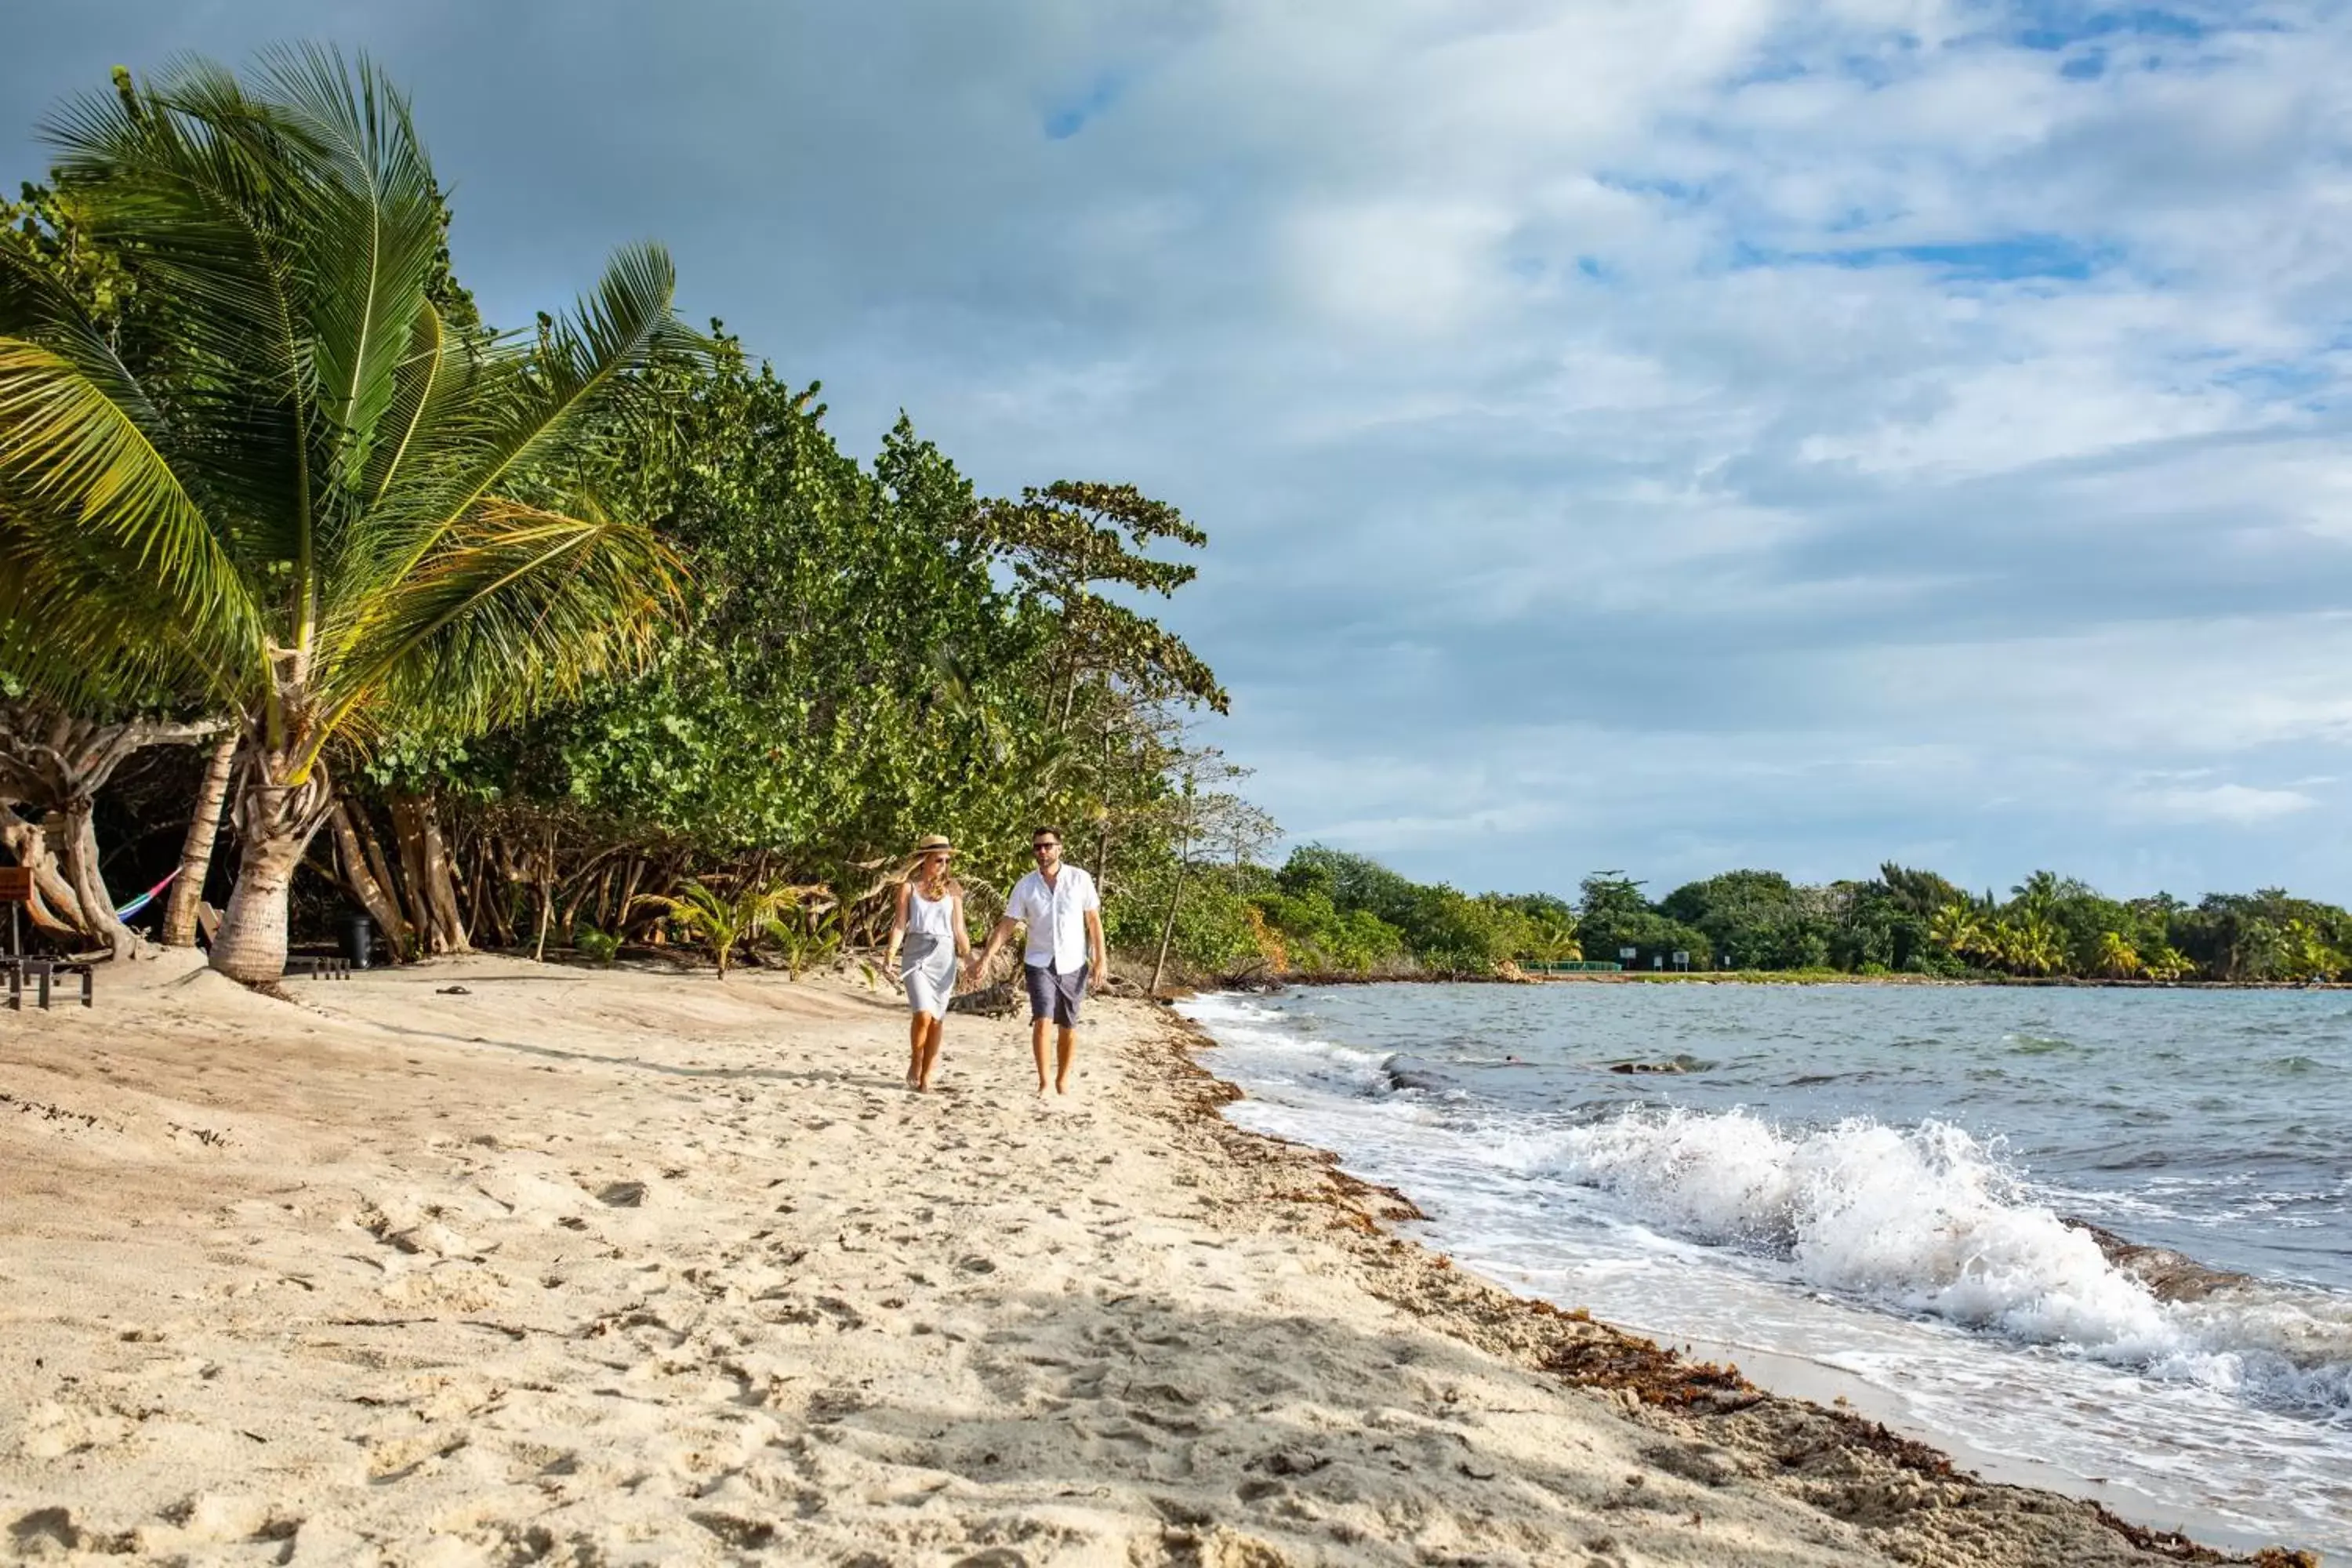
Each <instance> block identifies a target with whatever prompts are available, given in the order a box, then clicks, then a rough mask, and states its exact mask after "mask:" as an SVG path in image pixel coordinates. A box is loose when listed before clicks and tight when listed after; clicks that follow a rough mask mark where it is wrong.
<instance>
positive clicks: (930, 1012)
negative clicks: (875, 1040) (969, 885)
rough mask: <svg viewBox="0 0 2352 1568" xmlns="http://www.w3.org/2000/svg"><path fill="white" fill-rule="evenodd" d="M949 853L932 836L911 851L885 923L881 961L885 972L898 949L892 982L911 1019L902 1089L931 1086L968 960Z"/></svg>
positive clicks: (958, 885)
mask: <svg viewBox="0 0 2352 1568" xmlns="http://www.w3.org/2000/svg"><path fill="white" fill-rule="evenodd" d="M954 854H955V846H953V845H952V844H950V843H949V842H948V841H947V840H946V839H945V838H942V837H940V836H939V835H938V834H936V833H935V834H933V835H931V836H930V837H928V838H926V839H924V840H923V841H922V842H921V843H920V844H918V845H916V846H915V864H914V865H913V867H912V868H909V869H908V873H907V879H906V880H905V881H904V882H902V883H900V884H899V886H898V919H896V920H894V921H891V922H890V949H889V952H887V954H886V955H885V956H884V958H883V960H882V964H883V967H884V968H885V969H887V968H888V967H889V966H890V965H891V964H893V963H898V962H899V952H900V948H901V946H902V945H903V946H904V949H905V954H906V958H905V963H904V964H903V965H902V966H901V967H900V969H899V971H898V977H899V979H900V980H901V981H902V982H903V983H904V984H905V985H906V987H907V1008H908V1011H909V1012H910V1013H912V1014H913V1015H914V1016H913V1018H912V1019H911V1020H910V1021H909V1023H908V1030H907V1087H908V1089H929V1088H930V1087H931V1069H932V1068H936V1067H938V1066H939V1065H940V1027H941V1026H943V1025H944V1024H945V1023H946V1022H947V1016H948V1000H949V998H950V997H952V996H953V995H954V994H955V986H956V975H957V973H959V972H960V971H961V967H962V965H963V963H965V962H966V961H968V960H970V958H971V937H970V936H969V935H968V934H967V933H966V932H965V931H964V928H963V887H962V884H961V883H959V882H958V881H957V880H956V879H954V878H952V877H950V876H949V875H948V861H949V859H950V858H952V857H953V856H954Z"/></svg>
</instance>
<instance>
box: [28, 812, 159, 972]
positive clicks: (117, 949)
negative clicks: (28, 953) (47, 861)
mask: <svg viewBox="0 0 2352 1568" xmlns="http://www.w3.org/2000/svg"><path fill="white" fill-rule="evenodd" d="M95 805H97V803H96V802H95V801H93V800H91V799H90V798H89V796H87V795H84V796H81V797H80V798H79V799H76V800H69V801H68V802H66V805H65V809H64V810H63V811H60V812H58V814H57V816H53V817H51V818H50V819H49V821H48V822H47V824H45V825H44V826H47V828H49V829H50V830H51V832H52V835H53V837H55V839H56V841H57V844H58V868H59V869H61V870H62V871H64V872H65V876H66V880H67V881H68V882H70V883H71V884H72V885H73V890H74V897H75V898H76V899H78V900H80V902H81V918H82V929H83V930H84V931H88V932H89V934H90V935H91V936H93V937H96V938H97V939H98V940H99V941H100V942H104V943H106V945H107V948H108V951H109V952H110V956H112V957H113V959H114V960H115V962H117V963H129V962H130V961H131V960H132V959H134V958H136V957H138V956H139V933H138V932H137V931H132V930H131V928H130V927H129V926H127V925H124V924H123V923H122V922H121V921H119V920H117V919H115V918H114V895H112V894H111V893H109V892H108V891H107V890H106V879H105V878H104V877H102V876H100V874H99V869H98V829H97V828H96V827H94V826H91V824H90V812H91V809H92V807H94V806H95Z"/></svg>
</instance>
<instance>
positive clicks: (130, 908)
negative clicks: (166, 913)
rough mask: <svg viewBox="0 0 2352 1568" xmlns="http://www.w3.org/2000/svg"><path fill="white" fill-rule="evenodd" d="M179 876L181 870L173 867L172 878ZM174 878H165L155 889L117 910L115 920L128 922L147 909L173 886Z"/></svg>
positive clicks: (147, 891)
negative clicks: (161, 893)
mask: <svg viewBox="0 0 2352 1568" xmlns="http://www.w3.org/2000/svg"><path fill="white" fill-rule="evenodd" d="M179 874H180V868H178V867H177V866H174V867H173V868H172V877H176V876H178V875H179ZM172 877H166V878H164V879H163V880H162V881H160V882H158V883H156V884H155V885H154V886H153V887H152V888H150V889H147V890H146V891H145V892H143V893H142V894H140V895H139V896H138V897H137V898H135V899H133V900H131V901H130V902H129V903H127V904H125V905H123V906H122V907H121V909H118V910H115V911H114V918H115V919H116V920H119V921H127V920H129V919H130V918H131V916H133V915H135V914H137V913H138V912H139V911H140V910H143V909H145V908H146V907H147V906H148V905H149V904H151V903H152V902H154V901H155V895H156V894H158V893H160V892H162V891H163V889H166V888H168V887H170V886H171V885H172Z"/></svg>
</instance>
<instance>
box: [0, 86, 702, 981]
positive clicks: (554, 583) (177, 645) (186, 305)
mask: <svg viewBox="0 0 2352 1568" xmlns="http://www.w3.org/2000/svg"><path fill="white" fill-rule="evenodd" d="M47 133H48V136H49V138H50V140H51V142H53V143H54V144H55V145H56V147H57V149H58V169H57V184H58V200H59V201H60V203H62V204H65V205H68V206H69V207H70V209H71V211H72V213H73V215H74V216H75V219H76V221H77V223H78V224H79V226H80V230H81V232H82V233H83V234H85V235H86V236H87V237H89V241H90V242H91V243H92V244H94V245H97V246H100V247H105V248H107V249H109V250H110V252H112V253H113V254H115V255H118V256H120V257H121V258H122V261H123V265H124V267H125V268H126V269H127V271H128V272H129V273H130V275H131V277H132V278H133V279H135V281H136V283H137V286H138V289H139V290H140V297H141V298H142V299H143V300H149V301H152V303H153V308H152V309H151V310H147V311H146V312H145V313H144V314H143V316H142V320H141V321H140V322H139V323H138V326H137V330H135V331H133V330H126V331H108V330H101V328H100V326H99V325H98V324H96V323H95V322H93V321H92V320H91V319H90V317H89V315H88V314H87V313H86V312H85V311H84V310H82V308H81V307H80V306H79V304H78V303H77V302H76V300H74V299H73V298H72V296H71V295H70V293H69V292H68V290H67V289H64V288H63V287H61V286H60V285H59V284H58V282H57V281H55V279H53V278H52V277H51V276H50V275H48V274H47V273H46V272H45V271H44V270H43V269H42V268H39V267H38V266H37V265H34V264H33V263H32V261H31V260H30V258H28V257H26V255H24V254H22V253H21V247H18V248H12V247H10V246H8V245H6V244H0V492H5V493H6V494H7V496H8V500H9V505H8V506H7V507H6V508H5V509H0V613H5V615H7V616H12V617H15V618H16V620H17V621H18V622H19V624H26V625H37V626H40V627H41V628H42V629H43V634H44V635H43V636H41V637H38V638H37V639H35V643H34V646H35V649H36V657H35V658H34V660H33V664H34V668H26V669H24V670H21V671H20V672H19V673H20V674H21V675H23V676H24V677H25V678H26V679H28V680H31V681H33V682H35V683H36V684H37V685H39V686H41V687H42V688H43V689H46V690H47V691H48V692H50V693H53V694H56V695H58V696H60V697H62V698H64V699H65V700H68V702H70V701H71V700H72V699H73V698H74V697H75V695H76V694H77V693H78V691H79V690H80V689H82V688H83V687H84V686H85V685H86V684H87V682H89V680H90V679H93V674H92V672H94V671H99V670H106V669H113V670H120V669H121V668H122V667H123V666H124V665H126V664H130V665H138V664H141V663H145V664H147V665H151V666H153V667H156V668H168V669H169V670H170V671H171V672H172V673H173V676H174V677H177V676H181V675H185V674H193V675H194V677H195V678H196V679H198V680H199V681H200V682H201V685H202V687H203V689H205V692H206V693H207V700H208V701H209V702H210V703H211V704H212V705H214V706H215V709H216V710H218V711H221V712H224V713H227V714H230V715H233V716H234V718H235V720H236V724H237V726H238V728H239V729H240V730H241V731H242V732H243V735H244V738H245V751H244V756H245V758H246V761H245V763H244V765H243V767H242V769H241V772H240V776H239V779H238V783H237V786H236V802H235V810H236V825H237V827H238V830H239V837H240V839H241V843H242V848H241V857H242V858H241V862H240V865H239V869H238V875H237V880H236V891H235V893H234V894H233V895H232V897H231V899H230V901H229V907H228V910H227V911H226V916H225V919H224V921H223V925H222V928H221V931H220V934H219V937H218V939H217V940H216V941H215V943H214V946H213V963H214V966H215V968H217V969H220V970H222V971H224V972H226V973H229V974H231V975H233V976H235V977H236V978H238V979H240V980H246V981H248V982H254V981H264V980H268V979H271V978H274V977H275V976H276V975H278V973H280V972H281V971H282V969H283V967H284V959H285V948H286V895H287V887H288V883H289V880H290V879H291V878H292V875H293V870H294V868H295V866H296V865H297V864H298V863H299V859H300V858H301V855H302V852H303V848H304V847H305V846H306V845H307V844H308V842H309V841H310V837H311V836H312V834H313V833H314V832H315V831H316V830H317V829H318V827H319V826H320V822H321V821H322V820H323V819H324V818H325V816H326V815H327V813H328V812H329V810H330V809H331V805H332V800H333V796H332V792H331V788H330V786H329V781H328V778H327V769H326V765H325V760H324V759H325V756H326V753H327V751H328V748H329V746H330V744H331V743H340V744H341V745H343V746H347V747H348V746H358V747H364V746H365V745H366V744H367V743H368V742H369V740H370V738H371V737H372V736H374V735H376V734H379V733H381V732H383V731H384V730H385V729H386V728H387V727H389V726H391V725H393V724H395V723H398V724H403V725H413V724H429V725H432V726H435V727H437V728H440V729H442V730H444V731H449V732H454V733H460V734H462V733H465V732H467V731H472V730H478V729H479V728H482V727H484V726H487V725H489V724H492V723H496V722H499V721H504V720H507V719H510V718H512V717H515V716H517V715H519V714H520V713H522V712H525V711H528V710H530V709H531V708H533V707H534V706H536V705H538V704H540V703H541V702H543V701H544V700H547V699H548V698H550V697H551V696H553V695H557V694H560V693H562V692H565V691H569V690H572V689H577V688H578V687H579V685H580V684H581V683H582V682H583V681H584V680H586V679H590V678H592V677H593V676H595V675H597V674H599V673H602V672H604V671H605V670H608V669H610V668H614V667H615V666H616V665H619V664H622V663H625V662H626V661H628V660H629V659H630V658H633V657H634V656H635V655H636V654H638V653H640V652H641V651H642V650H643V649H644V647H646V642H647V639H648V638H649V637H650V636H651V633H652V631H653V628H654V626H655V625H656V621H657V618H658V616H659V615H660V613H661V611H662V609H663V607H664V606H665V605H666V604H667V601H668V600H669V599H670V597H671V596H672V594H673V588H672V580H673V579H672V574H673V563H672V561H671V558H670V557H669V555H668V553H667V552H666V551H665V549H664V548H663V547H662V546H661V545H660V544H659V543H658V542H656V540H655V538H654V537H653V535H652V533H651V532H650V531H648V530H647V529H646V528H645V527H644V526H642V525H641V524H640V523H639V522H638V521H635V520H629V519H623V518H616V517H614V516H612V515H611V514H609V513H608V512H607V511H606V510H604V508H602V507H601V506H599V505H598V504H597V503H596V501H595V500H594V498H593V495H590V494H588V493H585V491H584V490H583V489H582V488H581V487H580V481H579V480H578V479H577V475H578V473H579V472H580V471H581V469H582V468H583V466H584V464H583V458H584V457H585V454H586V453H587V451H588V450H589V445H590V443H591V442H592V441H593V426H594V422H595V421H597V420H599V419H601V418H605V417H608V416H612V415H613V413H614V405H615V404H616V402H619V401H621V400H624V399H626V398H628V397H630V396H631V395H633V394H634V393H635V390H636V389H637V388H638V387H639V386H640V385H641V383H640V381H639V378H638V377H637V376H636V375H635V372H636V371H637V370H638V369H639V367H641V366H643V365H644V364H646V363H647V362H648V360H650V359H651V358H653V357H654V356H656V355H657V354H660V353H665V352H669V351H674V350H682V351H689V352H690V351H692V350H694V349H695V348H696V347H697V346H698V343H699V342H700V340H698V339H696V338H694V337H693V336H692V335H691V334H689V333H688V332H686V331H684V329H682V328H681V327H680V326H678V324H677V321H676V320H675V318H674V317H673V315H672V313H671V309H670V301H671V294H672V290H673V277H672V273H671V268H670V265H669V262H668V259H667V257H666V256H665V255H664V254H663V253H662V252H661V251H660V250H659V249H658V248H656V247H651V246H641V247H635V248H632V249H627V250H624V251H623V252H621V253H620V254H619V255H617V256H616V257H615V258H614V259H613V261H612V262H611V263H610V265H609V267H608V268H607V270H606V272H605V274H604V279H603V281H602V282H601V283H600V285H599V286H598V288H597V289H596V291H595V293H594V295H593V297H592V298H591V299H589V300H586V301H584V302H583V305H582V307H581V308H580V310H578V311H577V312H576V313H574V314H573V315H572V316H569V317H566V318H563V319H560V320H559V319H555V318H551V317H547V316H541V318H540V323H539V329H538V331H536V333H534V334H530V335H529V336H527V337H525V338H522V339H520V340H518V339H509V338H497V339H493V338H487V337H485V336H483V335H481V334H479V333H467V332H466V331H461V330H459V329H458V328H457V327H456V326H454V325H453V324H452V321H451V320H450V319H449V317H448V316H447V314H446V313H445V311H444V310H443V309H441V308H439V307H437V306H436V303H435V300H436V296H438V297H440V298H442V299H443V300H449V299H451V298H453V297H454V296H453V293H452V291H451V290H450V289H447V288H446V276H445V274H444V273H443V271H442V268H443V265H444V264H443V261H442V256H443V250H442V246H443V237H444V226H445V225H444V212H443V206H442V203H441V199H440V196H439V194H438V187H437V186H436V183H435V181H434V178H433V174H432V170H431V168H430V166H429V164H428V163H427V162H426V160H425V152H424V149H423V147H422V145H421V144H420V143H419V142H418V140H417V137H416V133H415V128H414V126H413V125H412V123H411V121H410V117H409V110H408V105H407V103H406V101H405V100H404V99H403V98H402V97H401V95H400V94H399V93H398V92H397V91H396V90H395V89H393V87H392V86H391V85H390V84H389V83H388V82H386V81H385V80H384V79H383V77H382V76H381V75H380V74H379V73H378V72H377V71H376V70H375V69H374V68H372V67H371V66H369V65H368V64H367V63H366V62H365V61H361V62H359V63H358V64H357V66H356V67H355V68H354V67H352V66H347V65H346V64H345V62H344V61H343V60H342V59H341V58H340V57H339V56H337V55H335V54H333V53H331V52H329V51H325V50H321V49H315V48H301V49H292V50H288V51H284V52H281V53H278V54H275V55H272V56H268V57H265V58H264V60H263V61H262V63H261V64H260V66H259V67H258V68H257V69H256V71H255V72H253V73H252V74H251V75H250V76H249V77H248V78H247V79H244V80H240V79H237V78H236V77H235V76H233V75H232V74H231V73H229V72H228V71H226V69H224V68H220V67H218V66H215V65H212V64H209V63H206V62H202V61H193V62H188V63H184V64H181V65H177V66H174V67H173V68H172V69H171V70H169V71H168V72H166V73H165V74H164V75H163V76H162V77H161V78H159V79H154V80H152V81H151V82H148V83H146V84H144V85H143V86H141V87H140V88H138V89H135V90H134V89H132V87H131V83H130V81H129V79H128V78H127V77H119V78H118V90H117V91H116V92H114V93H112V94H103V95H96V96H92V97H89V98H87V99H84V100H79V101H76V102H74V103H72V104H70V105H68V107H67V108H66V109H64V110H61V111H60V112H59V114H58V116H57V117H56V118H55V119H54V120H53V121H51V123H50V125H49V127H48V130H47Z"/></svg>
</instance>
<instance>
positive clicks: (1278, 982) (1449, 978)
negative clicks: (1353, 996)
mask: <svg viewBox="0 0 2352 1568" xmlns="http://www.w3.org/2000/svg"><path fill="white" fill-rule="evenodd" d="M1296 985H1937V986H1985V987H1990V988H1993V989H2021V990H2036V989H2039V990H2084V991H2352V980H2118V979H2102V978H2100V977H2098V976H2095V975H2076V974H1843V973H1815V972H1812V971H1810V970H1777V969H1727V970H1701V969H1692V970H1684V971H1680V972H1677V971H1675V970H1648V969H1629V970H1622V971H1619V972H1617V973H1609V972H1607V971H1601V972H1581V973H1568V974H1527V973H1521V974H1516V975H1511V974H1472V973H1458V974H1457V973H1434V972H1433V973H1413V974H1353V973H1344V972H1333V973H1301V974H1283V975H1257V974H1245V975H1234V976H1231V977H1229V978H1228V979H1226V980H1224V981H1220V982H1218V983H1216V984H1210V985H1202V986H1195V987H1192V990H1194V991H1202V992H1213V991H1233V992H1238V993H1241V994H1252V995H1267V994H1273V993H1275V992H1278V991H1283V990H1286V989H1288V988H1289V987H1292V986H1296ZM1162 989H1163V990H1164V989H1166V988H1165V987H1163V988H1162Z"/></svg>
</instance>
